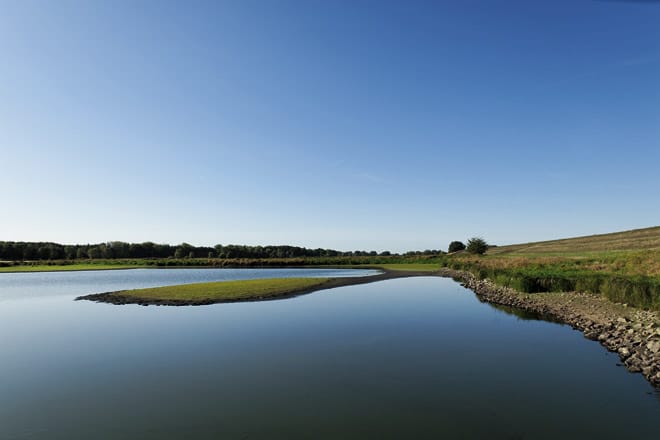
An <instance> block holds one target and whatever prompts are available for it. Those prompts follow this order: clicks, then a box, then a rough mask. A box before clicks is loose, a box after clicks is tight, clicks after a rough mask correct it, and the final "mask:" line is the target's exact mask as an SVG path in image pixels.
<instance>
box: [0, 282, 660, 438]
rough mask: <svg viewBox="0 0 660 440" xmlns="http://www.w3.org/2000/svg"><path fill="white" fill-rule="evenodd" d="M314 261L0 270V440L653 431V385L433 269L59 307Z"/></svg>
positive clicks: (573, 336) (583, 342) (592, 348)
mask: <svg viewBox="0 0 660 440" xmlns="http://www.w3.org/2000/svg"><path fill="white" fill-rule="evenodd" d="M366 273H368V272H366V271H355V272H353V271H347V270H331V269H199V270H196V269H135V270H125V271H94V272H63V273H23V274H0V439H14V438H16V439H23V438H25V439H33V438H34V439H37V438H38V439H42V438H44V439H90V438H94V439H103V438H121V439H164V438H165V439H168V438H171V439H175V438H176V439H178V438H187V439H206V438H209V439H210V438H214V439H215V438H227V439H233V438H236V439H274V438H282V439H296V438H299V439H310V438H315V439H316V438H328V439H347V438H356V439H358V438H359V439H363V438H374V439H384V438H397V439H398V438H447V439H454V438H460V439H482V438H484V439H557V438H562V439H573V438H575V439H588V438H599V439H609V438H612V439H615V438H616V439H621V438H631V439H632V438H634V439H656V438H660V437H659V433H660V394H659V393H658V391H656V390H654V389H653V388H652V387H651V386H650V385H649V384H648V383H647V382H646V381H645V380H644V379H643V378H642V376H641V375H639V374H630V373H628V372H627V371H626V370H625V369H624V368H623V367H621V366H618V365H617V364H618V358H617V356H616V355H614V354H611V353H608V352H607V351H606V350H605V349H604V348H603V347H601V346H600V345H599V344H597V343H595V342H593V341H589V340H587V339H585V338H583V337H582V335H581V334H580V333H579V332H577V331H574V330H572V329H571V328H570V327H568V326H565V325H559V324H556V323H550V322H545V321H541V320H535V319H524V318H523V317H521V316H522V315H521V316H516V315H514V314H511V313H510V312H508V311H506V310H501V309H497V308H495V307H492V306H490V305H488V304H484V303H481V302H480V301H478V299H477V298H476V296H475V295H474V293H472V292H471V291H469V290H466V289H464V288H463V287H461V286H460V285H459V284H457V283H456V282H454V281H452V280H450V279H443V278H435V277H422V278H406V279H395V280H388V281H382V282H378V283H373V284H363V285H356V286H348V287H341V288H336V289H329V290H324V291H318V292H315V293H312V294H309V295H304V296H300V297H296V298H290V299H285V300H278V301H267V302H251V303H232V304H216V305H210V306H199V307H157V306H149V307H143V306H138V305H124V306H115V305H109V304H99V303H93V302H88V301H74V298H75V297H77V296H79V295H84V294H89V293H98V292H106V291H113V290H118V289H124V288H138V287H149V286H157V285H167V284H180V283H190V282H201V281H213V280H229V279H250V278H270V277H282V276H346V275H349V274H350V275H356V276H359V275H365V274H366Z"/></svg>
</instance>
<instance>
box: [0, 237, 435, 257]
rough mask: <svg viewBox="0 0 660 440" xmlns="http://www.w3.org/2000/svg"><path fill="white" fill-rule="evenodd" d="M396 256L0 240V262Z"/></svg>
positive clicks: (237, 247) (294, 249) (290, 248)
mask: <svg viewBox="0 0 660 440" xmlns="http://www.w3.org/2000/svg"><path fill="white" fill-rule="evenodd" d="M441 253H442V252H441V251H437V250H425V251H421V252H420V251H411V252H406V253H405V254H404V255H405V256H412V255H439V254H441ZM391 255H399V254H394V253H391V252H389V251H384V252H380V253H378V252H376V251H359V250H357V251H349V252H342V251H336V250H333V249H320V248H319V249H308V248H304V247H298V246H245V245H235V244H229V245H221V244H218V245H215V246H213V247H209V246H193V245H191V244H188V243H181V244H179V245H169V244H157V243H152V242H145V243H125V242H122V241H110V242H107V243H99V244H74V245H63V244H58V243H49V242H15V241H0V260H3V261H32V260H85V259H106V260H110V259H126V258H179V259H180V258H221V259H233V258H243V259H246V258H300V257H356V256H391Z"/></svg>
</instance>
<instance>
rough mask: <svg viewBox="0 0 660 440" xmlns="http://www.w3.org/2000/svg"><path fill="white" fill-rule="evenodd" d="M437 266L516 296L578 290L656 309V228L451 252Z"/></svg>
mask: <svg viewBox="0 0 660 440" xmlns="http://www.w3.org/2000/svg"><path fill="white" fill-rule="evenodd" d="M442 265H443V266H445V267H449V268H452V269H457V270H465V271H469V272H471V273H472V274H474V275H475V276H477V277H478V278H481V279H483V278H489V279H490V280H492V281H493V282H495V283H497V284H500V285H503V286H507V287H512V288H514V289H516V290H519V291H521V292H526V293H537V292H565V291H582V292H589V293H597V294H601V295H603V296H605V297H606V298H608V299H610V300H612V301H615V302H621V303H628V304H631V305H635V306H638V307H643V308H649V309H655V310H660V227H655V228H647V229H643V230H636V231H627V232H620V233H615V234H604V235H597V236H591V237H578V238H574V239H564V240H553V241H546V242H539V243H526V244H521V245H512V246H502V247H496V248H491V249H489V250H488V252H487V253H486V255H484V256H473V255H469V254H466V253H457V254H453V255H449V256H446V257H444V258H443V261H442Z"/></svg>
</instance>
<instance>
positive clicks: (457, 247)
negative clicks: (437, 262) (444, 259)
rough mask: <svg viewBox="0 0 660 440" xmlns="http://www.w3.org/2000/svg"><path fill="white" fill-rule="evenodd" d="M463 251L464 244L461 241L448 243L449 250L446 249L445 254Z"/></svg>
mask: <svg viewBox="0 0 660 440" xmlns="http://www.w3.org/2000/svg"><path fill="white" fill-rule="evenodd" d="M464 249H465V244H464V243H463V242H462V241H452V242H451V243H449V248H447V252H449V253H451V252H458V251H462V250H464Z"/></svg>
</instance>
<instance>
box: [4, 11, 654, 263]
mask: <svg viewBox="0 0 660 440" xmlns="http://www.w3.org/2000/svg"><path fill="white" fill-rule="evenodd" d="M0 153H1V154H0V191H1V194H2V203H1V206H2V209H1V210H0V240H24V241H37V240H44V241H56V242H64V243H87V242H102V241H110V240H122V241H131V242H141V241H147V240H149V241H155V242H167V243H172V244H176V243H180V242H182V241H187V242H189V243H192V244H196V245H202V244H207V245H213V244H216V243H222V244H228V243H241V244H294V245H301V246H307V247H329V248H335V249H341V250H353V249H369V250H371V249H374V250H385V249H389V250H393V251H405V250H410V249H425V248H433V249H437V248H440V249H446V247H447V244H448V243H449V241H451V240H454V239H461V240H465V239H467V238H469V237H470V236H474V235H481V236H483V237H485V238H486V239H487V240H488V241H489V242H492V243H496V244H506V243H514V242H525V241H533V240H541V239H551V238H559V237H566V236H576V235H584V234H593V233H602V232H610V231H617V230H625V229H632V228H637V227H645V226H652V225H658V224H660V3H658V2H642V1H637V2H635V1H628V2H625V1H595V0H565V1H559V0H552V1H529V0H518V1H504V0H503V1H488V0H484V1H429V2H411V1H399V2H384V1H345V2H339V1H311V0H310V1H300V2H289V1H276V0H262V1H254V2H253V1H245V0H241V1H236V2H220V1H218V2H216V1H209V2H200V1H178V2H165V1H153V2H148V1H125V2H120V1H105V2H92V1H82V0H81V1H57V2H54V1H43V2H33V1H20V2H19V1H0Z"/></svg>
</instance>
